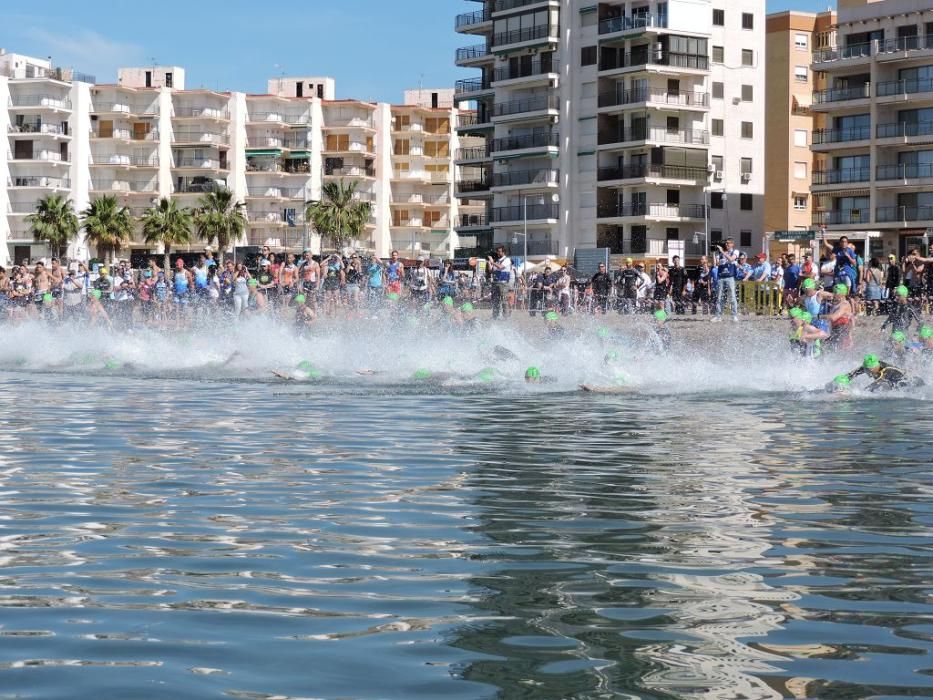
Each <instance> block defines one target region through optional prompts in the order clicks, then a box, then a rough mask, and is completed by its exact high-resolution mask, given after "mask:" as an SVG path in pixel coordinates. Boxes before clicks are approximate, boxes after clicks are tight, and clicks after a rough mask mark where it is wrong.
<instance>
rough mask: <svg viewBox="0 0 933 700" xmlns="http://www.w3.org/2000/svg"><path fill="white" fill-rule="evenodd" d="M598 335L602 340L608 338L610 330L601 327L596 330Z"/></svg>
mask: <svg viewBox="0 0 933 700" xmlns="http://www.w3.org/2000/svg"><path fill="white" fill-rule="evenodd" d="M596 335H597V336H598V337H600V338H608V337H609V329H608V328H606V327H605V326H600V327H599V328H597V329H596Z"/></svg>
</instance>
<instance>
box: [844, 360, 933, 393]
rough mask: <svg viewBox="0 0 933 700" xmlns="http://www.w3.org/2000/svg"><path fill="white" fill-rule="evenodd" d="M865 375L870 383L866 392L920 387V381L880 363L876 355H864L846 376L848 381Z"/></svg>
mask: <svg viewBox="0 0 933 700" xmlns="http://www.w3.org/2000/svg"><path fill="white" fill-rule="evenodd" d="M862 375H865V376H867V377H868V378H869V380H870V381H871V384H869V385H868V386H867V387H866V389H867V390H868V391H878V390H884V391H888V390H890V389H899V388H902V387H906V386H922V385H923V381H922V380H920V379H910V378H909V377H908V376H907V373H906V372H905V371H904V370H902V369H901V368H899V367H895V366H894V365H890V364H888V363H887V362H882V361H881V360H880V359H879V358H878V356H877V355H865V359H864V360H863V361H862V364H861V365H860V366H858V367H856V368H855V369H854V370H852V371H851V372H849V373H848V374H846V376H847V377H848V378H849V381H851V380H853V379H855V378H856V377H860V376H862Z"/></svg>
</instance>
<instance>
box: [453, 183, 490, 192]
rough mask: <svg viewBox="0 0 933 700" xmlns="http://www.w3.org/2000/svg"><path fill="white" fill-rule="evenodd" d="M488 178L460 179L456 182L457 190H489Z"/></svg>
mask: <svg viewBox="0 0 933 700" xmlns="http://www.w3.org/2000/svg"><path fill="white" fill-rule="evenodd" d="M490 186H491V185H490V180H460V181H458V182H457V187H456V190H457V192H471V193H474V192H489V188H490Z"/></svg>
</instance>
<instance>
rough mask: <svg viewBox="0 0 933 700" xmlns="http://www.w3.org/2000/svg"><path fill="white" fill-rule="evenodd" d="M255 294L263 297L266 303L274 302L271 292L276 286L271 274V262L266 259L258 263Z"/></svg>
mask: <svg viewBox="0 0 933 700" xmlns="http://www.w3.org/2000/svg"><path fill="white" fill-rule="evenodd" d="M256 285H257V292H259V293H260V294H262V295H263V297H264V298H265V300H266V301H274V299H273V298H272V297H273V296H274V295H273V293H272V290H273V289H274V288H275V287H276V286H277V282H276V279H275V275H274V274H273V272H272V262H271V261H270V260H269V259H268V258H263V259H262V260H260V261H259V271H258V272H257V273H256Z"/></svg>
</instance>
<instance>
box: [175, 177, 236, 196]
mask: <svg viewBox="0 0 933 700" xmlns="http://www.w3.org/2000/svg"><path fill="white" fill-rule="evenodd" d="M226 186H227V181H226V180H208V179H207V178H201V177H199V178H192V179H190V180H187V179H186V180H183V181H182V182H180V183H179V182H176V183H175V185H174V189H173V192H176V193H181V194H185V193H188V194H204V193H206V192H213V191H214V190H217V189H220V188H224V187H226Z"/></svg>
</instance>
